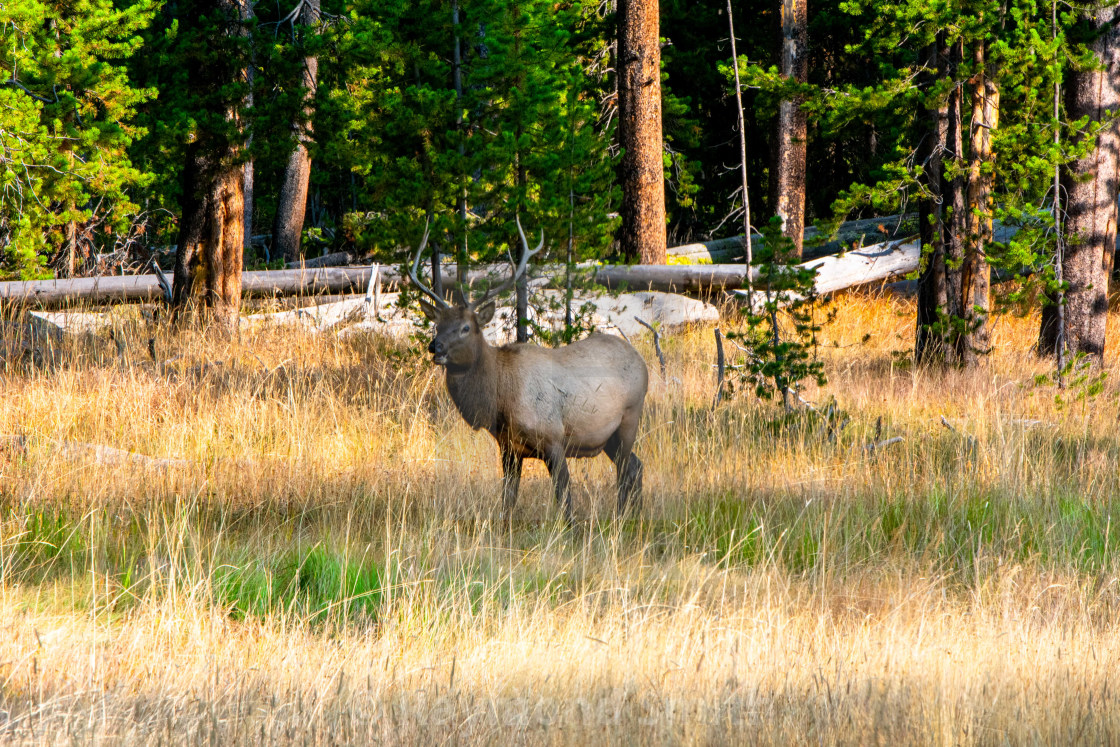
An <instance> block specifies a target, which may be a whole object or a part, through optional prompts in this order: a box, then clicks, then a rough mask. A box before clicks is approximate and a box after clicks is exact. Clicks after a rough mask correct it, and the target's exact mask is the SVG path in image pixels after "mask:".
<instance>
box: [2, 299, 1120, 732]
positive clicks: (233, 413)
mask: <svg viewBox="0 0 1120 747" xmlns="http://www.w3.org/2000/svg"><path fill="white" fill-rule="evenodd" d="M835 307H836V311H837V317H836V320H835V321H834V322H833V323H832V324H831V325H830V326H829V327H828V328H827V329H826V331H825V335H824V336H825V339H826V340H827V341H828V343H829V344H828V345H826V347H825V348H824V350H823V351H822V355H823V356H824V357H825V360H826V363H827V368H828V373H829V378H830V385H829V386H828V387H827V388H826V389H825V390H824V391H821V392H817V391H808V392H805V393H804V396H805V397H806V398H807V399H809V400H811V401H815V402H817V404H818V406H819V407H821V408H822V409H823V408H824V407H825V405H824V403H825V402H826V401H827V400H828V398H830V397H835V400H836V407H837V408H838V409H839V410H840V411H842V413H843V414H844V416H845V417H847V418H849V419H850V420H849V422H848V424H847V425H846V426H845V427H844V428H842V429H840V430H839V431H838V432H836V431H834V430H830V428H829V427H828V425H827V423H825V422H824V421H823V420H822V418H821V417H820V416H815V415H813V414H812V413H809V414H801V415H797V416H783V415H782V414H781V413H780V412H779V411H778V410H776V409H775V408H774V406H773V405H768V404H764V403H759V402H757V401H755V400H754V399H753V397H750V396H747V395H745V394H740V395H737V396H736V397H735V398H734V399H732V401H731V402H730V403H728V404H726V405H724V406H722V407H721V408H720V409H719V410H718V411H716V412H715V413H712V412H711V410H710V401H711V395H712V389H713V384H714V375H713V372H712V366H711V363H712V361H713V359H714V342H713V340H712V333H711V330H710V329H698V330H694V331H692V332H688V333H685V334H681V335H677V336H673V337H671V338H669V339H668V340H666V341H665V347H666V352H667V354H668V356H669V359H670V373H671V378H670V380H669V381H661V380H660V378H659V377H658V376H656V373H655V375H654V380H653V382H652V385H651V392H650V398H649V400H648V403H649V404H648V417H647V420H646V422H645V425H644V427H643V435H642V437H641V442H640V444H639V453H640V455H641V457H642V458H643V460H644V461H645V463H646V494H645V500H644V503H643V508H642V511H641V516H640V517H639V518H637V519H633V520H628V521H625V522H616V521H613V520H612V517H611V511H612V507H613V503H614V502H613V499H612V493H613V488H612V470H611V469H610V465H609V463H608V462H607V461H606V459H605V458H599V459H596V460H583V461H580V462H574V463H573V467H574V469H573V480H574V488H575V491H576V492H575V500H576V513H577V516H579V517H581V518H582V522H581V524H580V526H579V527H577V528H576V529H575V530H574V531H569V530H566V529H564V528H563V527H562V526H560V525H559V524H558V523H557V521H556V519H557V512H556V510H555V509H554V507H553V506H552V505H551V501H550V498H549V486H548V483H547V476H546V474H545V472H544V470H543V468H542V467H540V466H539V465H534V466H533V467H531V468H529V469H527V472H526V478H525V481H524V484H523V489H522V496H521V502H520V504H519V506H518V510H517V517H516V519H515V521H514V523H513V525H512V526H503V525H500V524H498V523H496V522H495V521H494V518H495V513H494V511H495V510H496V507H497V502H498V501H497V495H498V491H499V474H498V464H497V462H498V459H497V454H496V448H495V446H494V445H493V443H492V441H491V440H490V438H489V436H487V435H485V434H481V433H475V432H472V431H470V430H469V429H468V428H467V426H466V425H464V424H463V423H462V422H461V421H460V419H459V418H458V415H457V414H456V413H455V412H454V411H453V409H451V407H450V405H449V403H448V401H447V398H446V395H445V393H444V392H443V389H442V382H441V381H440V379H439V377H438V375H437V374H436V373H435V372H434V371H433V370H432V367H431V366H430V365H429V364H428V363H427V362H426V361H425V360H424V357H423V356H422V355H420V354H419V353H418V352H416V350H410V349H409V348H408V347H407V346H400V345H394V344H391V343H388V342H385V341H380V340H376V339H369V338H358V337H355V338H339V337H338V336H335V335H324V336H319V337H314V336H310V335H307V334H304V333H295V332H290V331H282V330H271V331H261V332H257V333H252V334H246V335H245V336H244V337H242V338H241V339H240V340H236V341H228V342H224V343H217V342H213V341H207V340H204V339H202V338H201V337H199V336H196V335H194V334H191V333H182V334H177V335H173V334H171V333H169V332H166V331H163V332H160V333H159V335H158V336H157V337H156V339H155V342H154V346H155V350H156V353H157V357H158V358H159V359H160V360H161V361H167V360H168V359H174V360H172V362H171V363H165V364H162V365H161V364H158V363H156V362H155V361H153V360H152V358H151V356H150V355H149V353H148V341H147V329H146V328H145V327H144V326H143V325H141V324H132V323H128V322H127V321H126V323H124V324H123V325H122V326H121V327H118V330H117V332H116V334H115V339H116V340H117V341H120V344H117V342H114V341H113V340H110V339H108V338H88V339H83V340H77V341H72V342H67V343H64V344H62V345H61V346H60V347H52V348H50V349H47V348H40V349H38V350H37V351H36V352H35V353H33V354H28V355H25V356H22V357H16V356H13V357H11V358H10V359H9V360H8V362H7V365H6V367H5V368H4V370H3V372H2V374H0V382H2V383H0V386H2V387H3V390H4V393H5V396H4V397H3V398H2V400H0V434H10V435H11V436H13V437H14V438H9V439H7V440H6V441H4V442H3V444H0V445H2V446H3V452H2V455H3V462H2V463H0V464H2V471H0V629H2V633H0V709H2V710H3V712H4V713H3V715H2V716H0V742H4V743H13V744H24V743H54V742H62V741H68V742H69V741H74V742H102V743H106V744H125V743H143V744H149V743H153V744H163V743H200V742H204V741H206V742H216V743H228V744H247V743H259V744H279V743H300V744H333V743H368V742H371V741H380V742H390V743H396V742H414V743H425V744H428V743H435V742H444V741H450V742H489V743H501V744H506V743H511V742H512V743H572V742H576V743H579V742H582V743H614V742H623V743H635V742H658V743H660V742H671V743H688V744H711V743H717V744H718V743H739V742H752V743H753V742H757V743H780V744H787V743H807V742H821V743H859V744H867V743H880V744H905V743H920V744H929V743H943V744H990V743H1001V744H1002V743H1007V742H1013V743H1021V742H1032V743H1034V742H1041V743H1069V742H1087V743H1110V742H1116V741H1117V740H1120V707H1118V705H1117V703H1116V700H1115V695H1114V692H1115V688H1114V687H1112V680H1113V679H1114V677H1113V675H1114V673H1115V672H1116V671H1117V666H1118V665H1120V661H1118V657H1120V636H1118V635H1117V632H1118V631H1117V623H1116V622H1115V620H1116V619H1117V613H1118V612H1120V594H1118V591H1117V584H1116V580H1117V572H1118V570H1120V563H1118V561H1117V555H1116V549H1115V548H1116V544H1117V542H1118V541H1120V531H1118V530H1117V528H1116V527H1115V526H1114V522H1113V520H1112V513H1113V509H1114V508H1116V507H1117V506H1120V500H1118V498H1117V495H1118V487H1120V484H1118V483H1120V423H1118V421H1117V417H1116V402H1117V399H1118V397H1120V388H1118V386H1117V385H1116V383H1115V382H1111V381H1109V380H1107V379H1106V380H1105V382H1104V387H1103V391H1101V392H1100V393H1096V394H1093V393H1091V392H1090V387H1089V383H1088V382H1082V383H1075V384H1074V385H1073V386H1071V387H1070V388H1069V389H1068V390H1066V391H1065V392H1063V393H1061V395H1060V401H1057V400H1056V395H1057V394H1058V392H1057V390H1056V389H1055V388H1054V387H1053V386H1051V385H1047V384H1039V383H1036V381H1035V376H1036V375H1038V374H1043V373H1045V372H1046V366H1045V364H1043V363H1040V362H1039V361H1038V360H1036V358H1035V357H1034V356H1033V354H1032V353H1031V352H1030V350H1029V348H1030V345H1031V343H1032V342H1033V338H1034V334H1035V329H1036V325H1037V319H1034V318H1030V317H1027V318H1020V317H1016V316H1013V315H1008V316H1002V317H1000V318H999V319H998V321H997V322H996V325H995V345H996V352H995V354H994V355H993V356H991V359H990V360H989V361H988V362H987V363H986V366H985V368H984V369H983V370H981V371H980V372H978V373H974V374H963V373H960V372H956V371H937V370H934V371H928V370H918V369H915V368H913V367H912V366H911V365H910V363H909V361H908V359H907V358H906V355H905V351H907V350H908V349H909V347H910V342H911V335H912V325H913V322H912V319H913V307H912V304H911V303H910V302H908V301H905V300H899V299H892V298H869V297H866V296H857V295H852V296H847V297H843V298H840V299H839V300H837V301H836V302H835ZM1113 322H1120V320H1118V319H1114V320H1113ZM1114 326H1115V325H1114ZM1117 332H1120V330H1117ZM865 335H869V337H867V338H866V339H864V337H865ZM1113 338H1114V339H1115V334H1114V335H1113ZM833 343H835V346H833ZM639 346H640V349H641V350H642V352H643V353H645V354H646V355H647V359H648V360H650V361H653V355H652V351H651V350H650V349H649V346H648V341H646V342H639ZM413 347H414V348H416V349H418V348H419V346H413ZM900 351H901V352H902V354H900ZM1114 366H1115V360H1114V359H1113V358H1112V357H1110V360H1109V362H1108V367H1109V368H1110V369H1111V368H1113V367H1114ZM655 369H656V366H655V365H654V366H651V370H655ZM942 416H944V417H945V418H946V419H947V420H948V421H949V423H950V424H951V425H952V426H953V428H954V429H955V430H951V429H949V428H946V427H945V426H943V425H942V424H941V421H940V418H941V417H942ZM880 418H881V422H882V433H881V438H887V437H893V436H902V437H903V439H904V440H903V441H902V442H901V443H898V444H895V445H892V446H890V447H888V448H886V449H884V450H882V451H880V452H879V453H876V454H869V453H868V452H867V451H866V450H865V449H864V446H865V445H866V444H867V443H868V442H870V441H872V440H874V438H875V436H876V422H877V421H879V420H880ZM83 444H97V445H102V446H111V447H115V448H116V449H122V450H125V451H128V452H135V453H137V454H143V455H148V456H152V457H161V458H172V459H183V460H186V461H185V462H183V463H177V462H174V463H169V464H147V463H145V462H144V461H143V460H140V459H129V458H123V459H122V458H121V455H120V453H118V452H112V453H106V452H102V451H97V450H92V449H90V448H88V447H86V446H83Z"/></svg>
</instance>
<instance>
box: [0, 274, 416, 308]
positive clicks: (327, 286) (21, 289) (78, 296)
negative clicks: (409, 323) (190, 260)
mask: <svg viewBox="0 0 1120 747" xmlns="http://www.w3.org/2000/svg"><path fill="white" fill-rule="evenodd" d="M369 275H370V267H368V266H366V267H322V268H307V269H297V270H254V271H249V272H244V273H242V274H241V288H242V292H243V293H244V294H245V295H248V296H272V295H287V294H306V295H315V294H321V293H361V292H363V291H364V290H365V288H366V285H367V284H368V283H369ZM381 276H382V281H383V282H396V281H397V280H398V279H399V275H398V273H397V271H396V270H395V269H392V268H385V267H382V268H381ZM162 297H163V290H162V289H161V288H160V285H159V279H158V278H157V277H156V276H155V275H107V276H103V277H96V278H69V279H65V280H28V281H18V280H13V281H7V282H0V301H3V302H6V303H17V304H26V305H28V306H38V307H44V308H47V307H57V306H69V305H74V304H79V303H82V302H89V303H106V302H123V301H157V300H159V299H161V298H162Z"/></svg>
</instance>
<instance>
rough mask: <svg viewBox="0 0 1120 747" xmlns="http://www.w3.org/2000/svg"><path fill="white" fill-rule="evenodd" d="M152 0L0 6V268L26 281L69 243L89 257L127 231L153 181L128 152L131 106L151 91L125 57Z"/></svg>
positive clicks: (26, 1)
mask: <svg viewBox="0 0 1120 747" xmlns="http://www.w3.org/2000/svg"><path fill="white" fill-rule="evenodd" d="M156 6H157V3H156V2H155V1H154V0H138V2H135V3H133V4H131V5H129V6H128V7H126V8H123V9H122V8H118V7H116V6H115V5H114V3H113V2H112V1H111V0H77V1H76V2H60V1H58V0H21V1H20V2H16V3H5V4H3V5H0V48H2V49H4V50H5V52H4V53H3V55H2V56H0V69H2V70H3V75H4V76H5V78H7V80H6V81H3V83H4V84H5V85H4V87H3V88H0V243H2V246H0V252H2V255H0V268H2V270H3V272H4V273H5V274H7V275H16V276H19V277H22V278H31V277H37V276H41V275H43V274H45V273H46V267H45V265H46V262H47V261H48V260H50V259H51V258H53V257H55V256H56V255H57V254H59V253H60V251H61V250H62V249H61V248H62V247H63V245H64V244H67V243H69V242H73V243H74V244H76V245H77V251H78V252H79V253H81V254H82V255H90V254H96V253H97V252H98V251H100V250H101V249H102V248H103V247H105V246H106V245H108V246H112V244H113V242H114V237H118V236H120V235H122V234H125V235H127V234H128V231H129V228H130V226H131V223H132V222H133V221H134V220H136V219H137V214H138V212H139V207H138V206H137V204H136V203H135V202H134V193H133V192H132V191H131V190H133V189H135V188H137V187H141V186H143V185H144V184H145V183H146V182H147V180H148V179H149V178H150V177H149V176H146V175H145V174H143V173H142V172H141V170H139V169H137V168H136V167H135V166H134V165H133V163H132V161H131V160H130V157H129V154H128V149H129V147H130V146H131V145H132V144H133V143H134V142H135V141H136V140H137V139H138V138H140V137H142V136H143V135H144V134H145V131H144V129H143V128H142V127H139V126H137V124H136V123H135V112H136V107H137V106H138V105H139V104H141V103H142V102H144V101H146V100H149V99H151V98H152V97H154V96H155V91H154V90H151V89H145V88H137V87H135V86H134V85H132V84H131V82H130V81H129V79H128V75H127V72H126V69H125V67H124V63H125V61H126V60H128V58H130V57H132V56H133V55H135V53H136V52H137V50H138V49H139V46H140V36H139V33H140V32H141V31H142V30H143V29H144V28H145V27H146V26H147V25H148V24H149V22H150V21H151V18H152V16H153V14H154V12H155V8H156Z"/></svg>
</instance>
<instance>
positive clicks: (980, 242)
mask: <svg viewBox="0 0 1120 747" xmlns="http://www.w3.org/2000/svg"><path fill="white" fill-rule="evenodd" d="M985 52H986V50H985V46H984V45H983V44H981V43H977V45H976V47H975V49H974V50H973V64H974V65H975V70H976V72H975V73H974V74H973V78H972V80H971V81H970V83H971V86H972V122H971V137H970V144H969V167H968V193H967V200H968V205H967V215H966V217H965V248H964V249H965V250H964V262H963V263H962V265H961V268H960V273H961V285H960V287H961V299H960V307H959V310H960V319H961V320H962V322H963V323H962V324H961V325H960V327H958V333H957V334H956V335H955V338H954V346H955V348H956V359H957V363H958V364H960V365H962V366H974V365H976V364H977V363H978V362H979V356H980V355H983V354H985V353H987V352H988V350H989V349H990V348H991V333H990V330H989V327H988V308H989V298H988V297H989V290H990V288H991V272H992V268H991V265H989V264H988V256H987V252H986V245H987V242H988V241H989V240H990V239H991V235H992V204H991V203H992V181H993V174H992V171H991V169H985V168H984V165H985V164H987V163H989V162H990V161H991V160H992V131H993V130H995V129H996V127H997V126H998V124H999V88H998V87H997V86H996V84H995V81H994V80H993V78H992V76H991V74H990V73H989V71H988V70H986V69H985Z"/></svg>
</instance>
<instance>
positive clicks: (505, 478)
mask: <svg viewBox="0 0 1120 747" xmlns="http://www.w3.org/2000/svg"><path fill="white" fill-rule="evenodd" d="M501 449H502V514H503V516H502V518H504V519H505V520H506V521H509V520H510V519H511V518H513V507H514V506H515V505H516V504H517V493H518V491H519V490H520V488H521V463H522V462H523V461H525V457H523V456H521V454H518V453H517V452H515V451H514V450H513V449H512V448H511V447H509V446H502V447H501Z"/></svg>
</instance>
